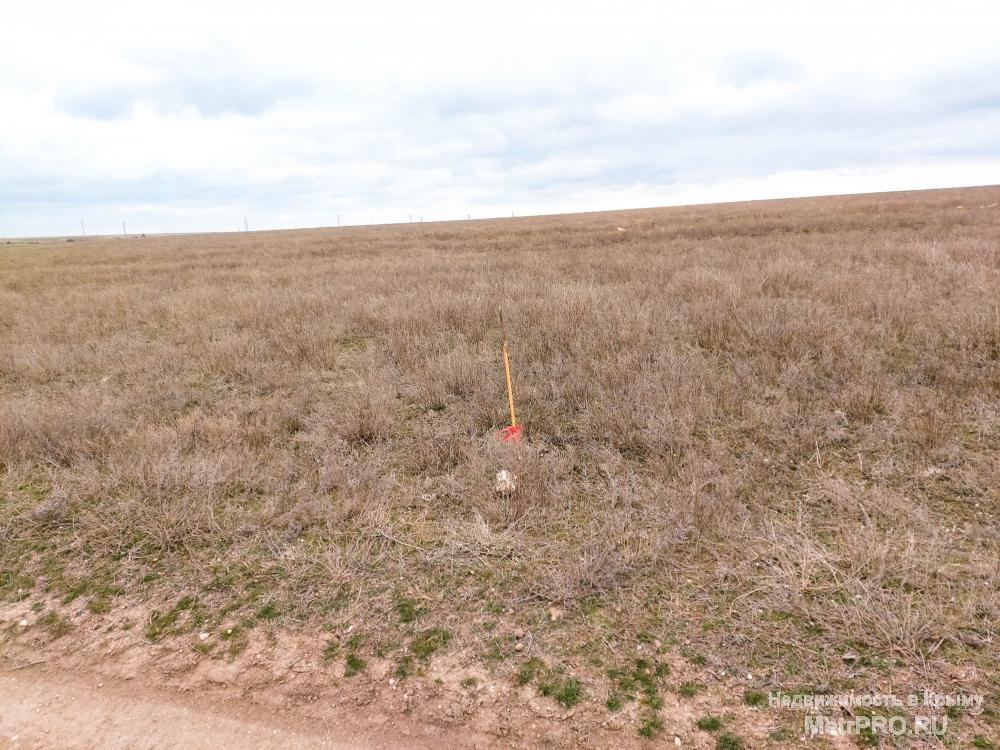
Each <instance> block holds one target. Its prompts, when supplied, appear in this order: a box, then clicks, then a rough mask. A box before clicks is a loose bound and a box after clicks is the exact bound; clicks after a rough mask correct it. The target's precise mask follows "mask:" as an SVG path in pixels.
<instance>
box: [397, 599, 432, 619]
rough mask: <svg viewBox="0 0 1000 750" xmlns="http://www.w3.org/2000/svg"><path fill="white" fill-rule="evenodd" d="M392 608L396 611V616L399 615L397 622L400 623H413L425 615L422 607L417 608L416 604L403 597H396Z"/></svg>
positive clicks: (425, 611)
mask: <svg viewBox="0 0 1000 750" xmlns="http://www.w3.org/2000/svg"><path fill="white" fill-rule="evenodd" d="M393 606H394V607H395V609H396V614H397V615H399V621H400V622H402V623H410V622H413V621H414V620H416V619H417V618H418V617H420V616H421V615H424V614H426V613H427V610H426V609H425V608H424V607H420V606H417V603H416V602H414V601H413V600H412V599H407V598H406V597H404V596H400V597H397V598H396V601H395V603H394V604H393Z"/></svg>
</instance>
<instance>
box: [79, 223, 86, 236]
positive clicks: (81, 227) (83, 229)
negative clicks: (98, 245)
mask: <svg viewBox="0 0 1000 750" xmlns="http://www.w3.org/2000/svg"><path fill="white" fill-rule="evenodd" d="M80 231H81V232H82V233H83V236H84V237H86V236H87V228H86V227H85V226H83V219H80Z"/></svg>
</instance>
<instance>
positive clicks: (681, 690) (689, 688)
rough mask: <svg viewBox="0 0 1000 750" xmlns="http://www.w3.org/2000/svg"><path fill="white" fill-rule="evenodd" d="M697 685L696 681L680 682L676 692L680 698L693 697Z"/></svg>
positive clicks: (695, 693) (696, 690)
mask: <svg viewBox="0 0 1000 750" xmlns="http://www.w3.org/2000/svg"><path fill="white" fill-rule="evenodd" d="M700 689H701V688H700V687H699V685H698V683H697V682H691V681H687V682H682V683H681V684H680V687H678V688H677V694H678V695H679V696H680V697H681V698H694V697H695V696H696V695H697V694H698V690H700Z"/></svg>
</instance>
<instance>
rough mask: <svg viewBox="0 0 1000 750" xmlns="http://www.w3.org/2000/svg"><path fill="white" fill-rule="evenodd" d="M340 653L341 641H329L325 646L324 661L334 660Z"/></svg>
mask: <svg viewBox="0 0 1000 750" xmlns="http://www.w3.org/2000/svg"><path fill="white" fill-rule="evenodd" d="M339 653H340V643H338V642H337V641H329V642H328V643H327V644H326V645H325V646H324V647H323V661H325V662H328V661H333V660H334V659H336V658H337V655H338V654H339Z"/></svg>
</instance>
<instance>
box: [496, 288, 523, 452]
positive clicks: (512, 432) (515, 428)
mask: <svg viewBox="0 0 1000 750" xmlns="http://www.w3.org/2000/svg"><path fill="white" fill-rule="evenodd" d="M497 313H498V314H499V315H500V338H501V339H502V341H503V343H502V344H501V345H500V354H501V355H502V356H503V374H504V377H505V378H506V379H507V405H508V406H509V407H510V427H504V428H503V429H502V430H500V432H499V433H498V437H499V438H500V439H501V440H503V441H504V442H510V441H516V440H520V438H521V427H520V425H518V423H517V411H516V410H515V409H514V384H513V383H512V382H511V379H510V357H509V355H508V353H507V329H506V327H505V326H504V322H503V309H502V308H499V307H498V308H497Z"/></svg>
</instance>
